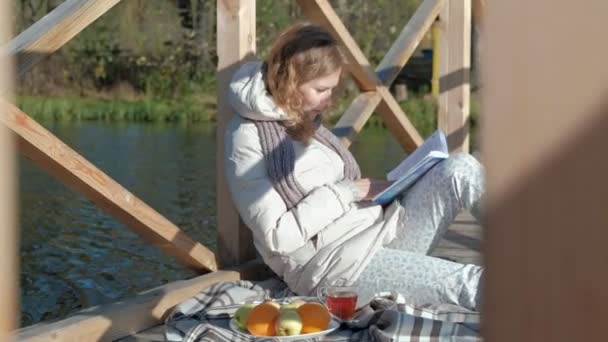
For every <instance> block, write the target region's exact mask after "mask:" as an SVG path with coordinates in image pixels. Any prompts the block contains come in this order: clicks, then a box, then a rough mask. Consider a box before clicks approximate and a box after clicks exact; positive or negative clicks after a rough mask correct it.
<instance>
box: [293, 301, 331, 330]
mask: <svg viewBox="0 0 608 342" xmlns="http://www.w3.org/2000/svg"><path fill="white" fill-rule="evenodd" d="M296 312H297V313H298V314H299V315H300V318H302V331H301V333H302V334H309V333H315V332H319V331H323V330H326V329H327V326H328V325H329V322H330V321H331V315H330V314H329V311H328V310H327V308H326V307H325V305H323V304H321V303H316V302H308V303H306V304H302V305H300V306H299V307H298V308H297V309H296Z"/></svg>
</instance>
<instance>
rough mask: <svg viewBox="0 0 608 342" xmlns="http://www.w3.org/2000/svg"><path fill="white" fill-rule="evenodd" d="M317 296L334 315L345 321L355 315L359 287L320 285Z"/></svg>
mask: <svg viewBox="0 0 608 342" xmlns="http://www.w3.org/2000/svg"><path fill="white" fill-rule="evenodd" d="M317 297H318V298H319V300H320V301H321V302H322V303H324V304H325V305H326V306H327V309H328V310H329V312H330V313H331V314H332V315H334V316H336V317H338V318H339V319H341V320H343V321H348V320H351V319H352V318H353V316H354V315H355V310H356V309H357V288H356V287H354V286H324V287H320V288H318V290H317Z"/></svg>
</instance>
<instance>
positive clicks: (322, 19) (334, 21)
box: [297, 0, 378, 91]
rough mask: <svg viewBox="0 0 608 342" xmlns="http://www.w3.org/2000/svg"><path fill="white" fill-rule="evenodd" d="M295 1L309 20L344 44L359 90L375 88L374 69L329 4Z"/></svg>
mask: <svg viewBox="0 0 608 342" xmlns="http://www.w3.org/2000/svg"><path fill="white" fill-rule="evenodd" d="M297 3H298V5H299V6H300V8H301V9H302V12H303V13H304V15H305V16H306V17H307V18H308V19H309V20H311V21H312V22H314V23H316V24H318V25H321V26H323V27H325V28H326V29H328V30H330V31H331V32H332V33H333V35H334V37H336V39H338V41H339V42H340V44H341V45H342V46H344V48H345V51H344V52H345V55H346V60H347V63H348V71H349V72H350V73H351V74H352V75H353V77H354V78H355V80H356V81H357V83H358V85H359V88H360V89H361V91H374V90H376V87H377V86H378V82H377V78H376V74H375V72H374V70H373V69H372V68H371V66H370V64H369V61H368V60H367V58H366V57H365V54H363V51H361V49H360V48H359V45H357V42H356V41H355V40H354V39H353V37H352V36H351V35H350V33H349V32H348V30H347V29H346V26H344V24H343V23H342V20H340V18H339V17H338V15H337V14H336V12H335V11H334V9H333V7H332V6H331V4H330V3H329V2H328V1H326V0H297Z"/></svg>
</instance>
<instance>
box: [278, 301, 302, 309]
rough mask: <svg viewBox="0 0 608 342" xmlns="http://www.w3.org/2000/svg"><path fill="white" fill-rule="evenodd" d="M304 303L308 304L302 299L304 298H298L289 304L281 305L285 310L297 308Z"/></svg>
mask: <svg viewBox="0 0 608 342" xmlns="http://www.w3.org/2000/svg"><path fill="white" fill-rule="evenodd" d="M302 304H306V301H304V300H302V299H296V300H294V301H292V302H289V303H287V304H283V305H281V311H285V310H296V309H297V308H299V307H300V305H302Z"/></svg>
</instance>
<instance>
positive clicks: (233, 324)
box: [230, 318, 340, 341]
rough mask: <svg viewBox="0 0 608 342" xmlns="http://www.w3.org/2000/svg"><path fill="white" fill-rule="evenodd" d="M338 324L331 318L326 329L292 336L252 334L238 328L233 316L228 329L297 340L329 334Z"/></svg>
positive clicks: (284, 339) (285, 339) (279, 338)
mask: <svg viewBox="0 0 608 342" xmlns="http://www.w3.org/2000/svg"><path fill="white" fill-rule="evenodd" d="M339 326H340V323H338V322H337V321H336V320H335V319H332V320H331V321H330V322H329V326H328V327H327V329H326V330H323V331H319V332H316V333H310V334H301V335H293V336H254V335H251V334H249V332H248V331H246V330H242V329H241V328H239V326H238V325H237V323H236V321H235V320H234V318H231V319H230V329H232V330H233V331H236V332H240V333H242V334H245V335H247V336H251V337H258V338H274V339H276V340H277V341H299V340H302V339H307V338H313V337H321V336H325V335H327V334H329V333H330V332H332V331H334V330H336V329H338V327H339Z"/></svg>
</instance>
